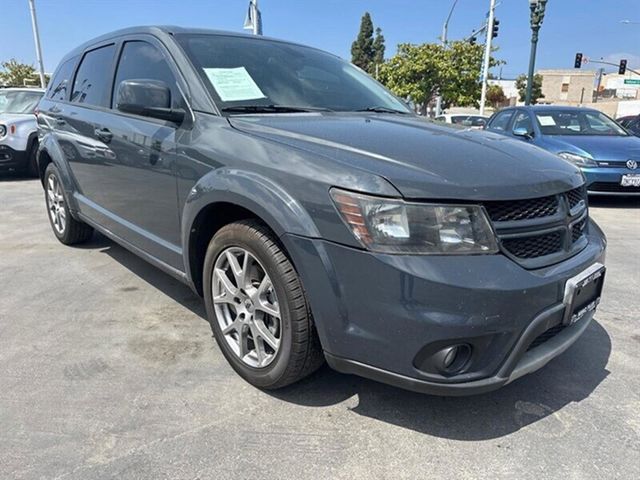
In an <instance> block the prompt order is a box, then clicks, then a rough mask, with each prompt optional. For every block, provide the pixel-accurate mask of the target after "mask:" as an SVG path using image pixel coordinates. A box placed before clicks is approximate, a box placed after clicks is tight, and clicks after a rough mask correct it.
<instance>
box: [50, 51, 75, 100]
mask: <svg viewBox="0 0 640 480" xmlns="http://www.w3.org/2000/svg"><path fill="white" fill-rule="evenodd" d="M75 65H76V58H71V59H69V60H67V61H66V62H64V63H63V64H62V65H60V66H59V67H58V70H56V73H54V75H53V78H52V79H51V82H50V83H49V91H48V92H47V98H50V99H51V100H66V99H67V91H68V90H69V88H68V86H69V82H70V81H71V75H72V74H73V67H75Z"/></svg>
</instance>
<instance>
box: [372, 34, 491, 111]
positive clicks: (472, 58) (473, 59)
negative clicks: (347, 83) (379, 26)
mask: <svg viewBox="0 0 640 480" xmlns="http://www.w3.org/2000/svg"><path fill="white" fill-rule="evenodd" d="M483 49H484V47H483V46H482V45H471V44H469V43H468V42H462V41H457V42H451V43H449V44H448V46H447V48H445V47H443V46H442V45H440V44H438V43H424V44H421V45H414V44H408V43H403V44H400V45H398V50H397V53H396V54H395V55H394V56H393V57H392V58H390V59H389V60H388V61H387V62H385V63H384V64H383V66H382V67H381V68H380V81H381V82H382V83H384V84H385V85H386V86H387V87H388V88H389V89H390V90H391V91H393V92H394V93H395V94H396V95H398V96H400V97H403V98H406V97H411V99H412V100H413V101H414V102H415V103H416V104H419V105H422V111H423V113H425V112H426V107H427V105H428V104H429V103H431V102H432V100H433V99H434V97H435V96H436V95H437V94H438V93H441V94H442V97H443V102H444V105H445V107H446V106H447V105H457V106H475V105H477V104H478V101H479V100H480V95H481V89H482V85H481V83H480V67H481V64H482V53H483ZM498 63H500V62H498V61H496V60H495V59H493V58H492V59H491V66H495V65H497V64H498Z"/></svg>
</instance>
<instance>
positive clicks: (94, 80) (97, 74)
mask: <svg viewBox="0 0 640 480" xmlns="http://www.w3.org/2000/svg"><path fill="white" fill-rule="evenodd" d="M114 52H115V46H114V45H108V46H106V47H102V48H97V49H95V50H91V51H90V52H87V53H86V54H85V55H84V57H83V58H82V62H81V63H80V67H79V68H78V73H76V79H75V81H74V82H73V91H72V93H71V101H72V102H77V103H85V104H87V105H96V106H105V105H106V103H107V101H106V99H105V97H106V93H107V90H108V88H109V84H110V83H111V82H110V80H111V78H110V77H111V65H112V62H113V55H114Z"/></svg>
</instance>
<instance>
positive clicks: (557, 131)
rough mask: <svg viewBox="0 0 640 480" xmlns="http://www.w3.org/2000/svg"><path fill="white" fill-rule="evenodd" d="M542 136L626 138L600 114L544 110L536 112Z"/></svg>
mask: <svg viewBox="0 0 640 480" xmlns="http://www.w3.org/2000/svg"><path fill="white" fill-rule="evenodd" d="M536 119H537V120H538V125H539V126H540V130H541V131H542V134H543V135H599V136H619V137H626V136H628V134H627V132H625V130H624V129H623V128H622V127H620V125H618V124H617V123H616V122H614V121H613V120H611V119H610V118H609V117H607V116H606V115H604V114H603V113H600V112H594V111H580V110H544V111H540V112H536Z"/></svg>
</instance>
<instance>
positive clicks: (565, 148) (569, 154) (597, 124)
mask: <svg viewBox="0 0 640 480" xmlns="http://www.w3.org/2000/svg"><path fill="white" fill-rule="evenodd" d="M486 128H487V130H489V131H492V132H496V133H500V134H503V135H507V136H510V137H513V138H519V139H521V140H523V141H524V142H527V143H530V144H532V145H536V146H538V147H541V148H544V149H545V150H548V151H549V152H552V153H555V154H557V155H559V156H561V157H562V158H564V159H566V160H568V161H570V162H571V163H573V164H575V165H576V166H578V167H580V169H581V170H582V172H583V173H584V175H585V177H586V179H587V190H588V192H589V194H593V195H603V194H604V195H633V194H640V170H637V168H638V164H639V163H640V138H637V137H635V136H633V135H631V134H630V133H628V132H627V131H626V130H625V129H624V128H621V127H620V125H618V124H617V123H616V122H615V121H613V120H612V119H611V118H609V117H607V116H606V115H605V114H604V113H601V112H599V111H597V110H593V109H589V108H578V107H564V106H542V105H536V106H529V107H516V108H505V109H504V110H500V111H499V112H496V113H495V114H494V115H493V116H492V117H491V118H490V119H489V123H488V124H487V127H486Z"/></svg>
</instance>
